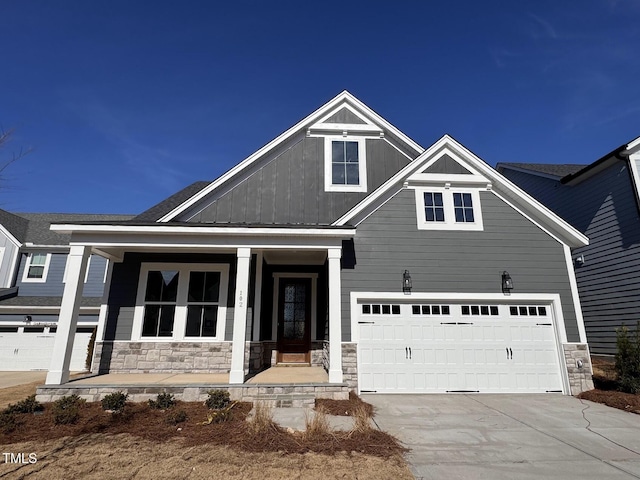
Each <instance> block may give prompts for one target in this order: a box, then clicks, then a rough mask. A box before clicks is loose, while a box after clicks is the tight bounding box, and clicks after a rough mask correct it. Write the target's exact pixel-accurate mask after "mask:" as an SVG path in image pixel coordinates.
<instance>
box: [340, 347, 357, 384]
mask: <svg viewBox="0 0 640 480" xmlns="http://www.w3.org/2000/svg"><path fill="white" fill-rule="evenodd" d="M357 352H358V350H357V344H355V343H343V344H342V381H343V382H344V383H346V384H347V386H348V387H349V389H351V390H357V388H358V355H357Z"/></svg>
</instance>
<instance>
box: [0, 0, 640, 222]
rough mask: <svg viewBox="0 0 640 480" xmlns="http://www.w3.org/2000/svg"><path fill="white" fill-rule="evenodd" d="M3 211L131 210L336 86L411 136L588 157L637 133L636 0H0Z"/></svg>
mask: <svg viewBox="0 0 640 480" xmlns="http://www.w3.org/2000/svg"><path fill="white" fill-rule="evenodd" d="M0 11H1V14H0V45H2V52H3V53H2V60H1V62H2V67H1V68H0V72H1V73H0V124H1V125H2V126H3V127H4V128H5V129H8V128H15V129H16V133H15V135H14V137H13V140H12V142H11V144H10V145H9V146H8V147H6V148H5V149H3V150H0V160H2V161H5V160H7V159H8V158H9V156H10V154H11V152H12V151H17V150H19V148H20V147H29V146H32V147H34V150H33V152H32V153H31V154H30V155H28V156H27V157H25V158H23V159H22V160H20V161H19V162H17V163H14V164H13V165H11V166H10V167H9V168H8V169H7V170H5V172H4V173H3V177H4V178H2V180H1V183H0V208H4V209H8V210H11V211H16V212H78V213H85V212H86V213H138V212H141V211H143V210H145V209H147V208H149V207H151V206H152V205H154V204H155V203H157V202H159V201H161V200H163V199H164V198H166V197H167V196H169V195H171V194H172V193H174V192H176V191H178V190H180V189H181V188H183V187H185V186H186V185H188V184H190V183H192V182H193V181H196V180H213V179H214V178H216V177H217V176H219V175H221V174H222V173H223V172H225V171H226V170H227V169H229V168H231V167H232V166H233V165H235V164H236V163H238V162H239V161H241V160H242V159H244V158H245V157H247V156H248V155H250V154H251V153H252V152H254V151H255V150H257V149H258V148H260V147H261V146H263V145H264V144H265V143H267V142H269V141H270V140H271V139H273V138H274V137H276V136H277V135H279V134H280V133H282V132H283V131H284V130H286V129H287V128H289V127H290V126H292V125H293V124H295V123H296V122H297V121H299V120H300V119H301V118H303V117H305V116H306V115H307V114H309V113H311V112H312V111H313V110H315V109H316V108H318V107H319V106H321V105H322V104H323V103H325V102H326V101H328V100H330V99H331V98H332V97H334V96H335V95H336V94H338V93H339V92H340V91H342V90H344V89H346V90H349V91H350V92H351V93H352V94H354V95H355V96H356V97H358V98H359V99H360V100H362V101H363V102H364V103H366V104H367V105H368V106H369V107H371V108H373V109H374V110H375V111H376V112H378V113H379V114H380V115H382V116H383V117H384V118H385V119H387V120H388V121H389V122H391V123H392V124H394V125H395V126H396V127H398V128H399V129H400V130H402V131H403V132H404V133H405V134H407V135H409V136H410V137H411V138H413V139H414V140H415V141H416V142H418V143H419V144H421V145H422V146H423V147H428V146H429V145H430V144H431V143H433V142H434V141H436V140H437V139H438V138H440V137H441V136H442V135H443V134H444V133H449V134H451V135H452V136H454V137H455V138H456V139H457V140H459V141H460V142H462V143H463V144H464V145H465V146H466V147H467V148H469V149H470V150H472V151H473V152H474V153H476V154H477V155H479V156H480V157H481V158H483V159H484V160H485V161H487V162H488V163H489V164H491V165H495V164H496V163H497V162H500V161H511V162H535V163H590V162H592V161H594V160H596V159H598V158H599V157H600V156H602V155H604V154H606V153H608V152H609V151H611V150H613V149H615V148H616V147H618V146H620V145H622V144H624V143H626V142H628V141H630V140H632V139H633V138H635V137H637V136H639V135H640V54H639V53H638V52H640V28H639V27H638V25H640V0H581V1H562V2H558V1H555V0H554V1H546V0H541V1H490V0H487V1H462V0H452V1H447V2H435V1H398V2H388V1H385V2H382V1H376V0H371V1H362V2H359V1H347V0H342V1H339V2H338V1H323V2H300V1H295V2H293V1H278V2H276V1H273V2H266V1H253V2H246V1H233V2H214V1H191V0H183V1H180V2H178V1H173V2H166V1H153V2H150V1H135V0H128V1H115V0H109V1H106V0H103V1H97V0H92V1H81V0H78V1H65V0H59V1H56V2H51V1H33V0H22V1H9V0H0Z"/></svg>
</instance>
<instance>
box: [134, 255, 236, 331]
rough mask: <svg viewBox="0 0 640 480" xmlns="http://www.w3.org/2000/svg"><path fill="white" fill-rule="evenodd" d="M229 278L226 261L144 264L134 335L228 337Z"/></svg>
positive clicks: (141, 273) (141, 272)
mask: <svg viewBox="0 0 640 480" xmlns="http://www.w3.org/2000/svg"><path fill="white" fill-rule="evenodd" d="M228 278H229V266H228V265H222V264H192V265H191V264H143V265H142V268H141V271H140V283H139V287H138V300H137V303H136V310H135V314H134V325H133V337H132V338H134V339H140V340H145V339H149V340H154V339H166V340H181V339H185V338H189V339H193V338H198V339H199V341H200V340H220V339H222V338H224V329H225V322H224V321H223V320H224V319H225V318H226V298H227V286H228ZM219 319H221V321H218V320H219Z"/></svg>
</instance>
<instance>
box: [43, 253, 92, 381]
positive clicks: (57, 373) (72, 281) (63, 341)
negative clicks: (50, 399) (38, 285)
mask: <svg viewBox="0 0 640 480" xmlns="http://www.w3.org/2000/svg"><path fill="white" fill-rule="evenodd" d="M89 253H90V251H89V248H88V247H85V246H82V245H74V246H72V247H71V249H70V250H69V256H68V257H67V270H66V271H67V282H66V283H65V286H64V293H63V294H62V304H61V305H60V316H59V318H58V330H57V332H56V338H55V341H54V344H53V356H52V357H51V366H50V367H49V373H47V379H46V381H45V383H46V384H47V385H62V384H63V383H66V382H67V381H68V380H69V364H70V363H71V352H72V351H73V341H74V339H75V334H76V325H77V323H78V313H79V311H80V300H81V299H82V290H83V288H84V275H85V272H86V270H87V260H88V259H89Z"/></svg>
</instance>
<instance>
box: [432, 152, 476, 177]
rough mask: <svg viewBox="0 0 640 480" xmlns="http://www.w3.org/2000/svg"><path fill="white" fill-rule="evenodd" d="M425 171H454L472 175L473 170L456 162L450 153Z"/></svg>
mask: <svg viewBox="0 0 640 480" xmlns="http://www.w3.org/2000/svg"><path fill="white" fill-rule="evenodd" d="M423 173H453V174H458V175H459V174H462V175H470V174H471V172H470V171H469V170H467V169H466V168H464V167H463V166H462V165H460V164H459V163H458V162H456V161H455V160H454V159H453V158H451V157H450V156H449V155H443V156H442V157H440V158H439V159H438V160H436V161H435V162H434V163H433V165H430V166H429V168H427V169H426V170H425V171H424V172H423Z"/></svg>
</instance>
